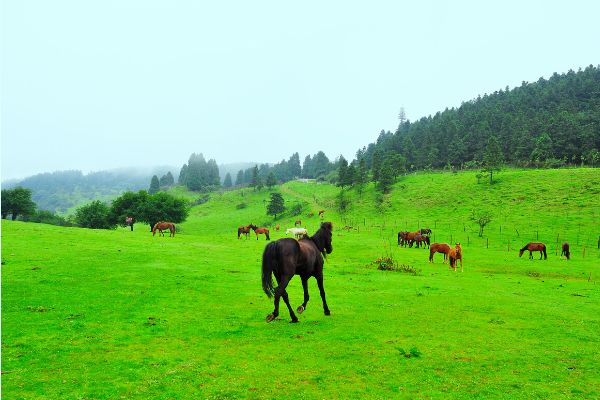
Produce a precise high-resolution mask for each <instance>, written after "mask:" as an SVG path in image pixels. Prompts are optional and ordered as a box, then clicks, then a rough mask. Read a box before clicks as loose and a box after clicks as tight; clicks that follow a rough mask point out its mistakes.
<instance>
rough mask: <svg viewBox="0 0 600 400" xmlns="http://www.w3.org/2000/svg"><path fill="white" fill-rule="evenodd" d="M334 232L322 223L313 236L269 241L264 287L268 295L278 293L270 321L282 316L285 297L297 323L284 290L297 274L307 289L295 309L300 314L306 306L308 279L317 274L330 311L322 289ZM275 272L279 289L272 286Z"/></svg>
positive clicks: (326, 223) (325, 308)
mask: <svg viewBox="0 0 600 400" xmlns="http://www.w3.org/2000/svg"><path fill="white" fill-rule="evenodd" d="M332 231H333V225H332V224H331V222H323V223H322V224H321V227H320V228H319V230H318V231H317V232H316V233H315V234H314V235H313V236H312V237H310V238H309V237H303V238H301V239H300V240H295V239H292V238H283V239H279V240H277V241H275V242H271V243H269V244H267V246H266V247H265V251H264V252H263V261H262V287H263V290H264V291H265V293H266V294H267V296H268V297H269V298H270V297H271V296H273V295H275V310H273V312H272V313H271V314H269V315H267V322H271V321H273V320H274V319H275V318H277V316H279V300H280V299H281V298H282V297H283V301H284V302H285V304H286V305H287V307H288V310H289V312H290V317H291V318H292V321H291V322H298V317H296V314H294V311H293V310H292V306H291V305H290V300H289V298H288V294H287V292H286V290H285V289H286V287H287V285H288V283H289V282H290V280H291V279H292V277H293V276H294V275H300V279H302V287H303V288H304V303H302V305H300V306H299V307H298V308H297V309H296V312H297V313H298V314H301V313H302V312H303V311H304V310H305V309H306V303H308V299H309V296H308V279H309V278H310V277H311V276H314V277H315V279H316V280H317V285H319V292H320V294H321V299H322V300H323V309H324V311H325V315H330V314H331V313H330V311H329V307H327V302H326V301H325V289H323V264H324V261H323V257H326V255H327V254H329V253H331V252H332V251H333V247H331V237H332ZM272 275H275V279H276V280H277V287H276V288H274V287H273V277H272Z"/></svg>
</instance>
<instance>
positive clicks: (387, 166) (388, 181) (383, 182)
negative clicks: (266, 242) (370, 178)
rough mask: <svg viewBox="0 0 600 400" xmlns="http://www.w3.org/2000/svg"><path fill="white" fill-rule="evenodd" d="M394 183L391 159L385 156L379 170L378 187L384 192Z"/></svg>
mask: <svg viewBox="0 0 600 400" xmlns="http://www.w3.org/2000/svg"><path fill="white" fill-rule="evenodd" d="M393 184H394V173H393V168H392V160H391V159H389V158H387V159H386V160H385V161H384V162H383V165H382V166H381V170H380V171H379V189H380V190H381V192H382V193H383V194H385V193H386V192H387V191H388V189H389V188H390V187H391V186H392V185H393Z"/></svg>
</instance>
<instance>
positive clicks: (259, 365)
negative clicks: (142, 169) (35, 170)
mask: <svg viewBox="0 0 600 400" xmlns="http://www.w3.org/2000/svg"><path fill="white" fill-rule="evenodd" d="M371 186H372V185H371ZM273 190H277V191H280V192H281V193H282V194H283V196H284V198H285V199H286V200H287V205H288V206H292V205H294V204H296V203H297V202H299V203H300V204H301V205H302V207H304V211H303V213H302V215H300V216H293V215H284V216H282V217H280V218H278V219H277V220H276V221H274V220H273V218H272V217H270V216H267V215H266V207H265V206H266V205H265V203H264V202H263V200H265V199H266V200H267V201H268V199H269V193H270V192H269V191H268V190H265V189H263V190H262V191H261V192H258V191H257V192H253V191H252V190H251V189H245V190H243V191H232V192H223V193H220V194H214V195H213V196H212V198H211V200H210V201H209V202H207V203H205V204H202V205H200V206H196V207H194V208H193V209H192V211H191V213H190V217H189V218H188V221H187V222H186V223H184V224H181V225H180V226H179V229H180V232H178V233H177V235H176V236H175V237H174V238H171V237H158V236H155V237H153V236H152V235H151V233H150V232H149V227H148V226H142V225H139V224H137V225H135V227H134V231H133V232H131V231H129V230H128V229H117V230H113V231H101V230H88V229H79V228H61V227H55V226H49V225H41V224H31V223H22V222H13V221H6V220H2V397H3V398H6V399H58V398H65V399H67V398H69V399H121V398H124V399H136V398H165V399H171V398H172V399H187V398H194V399H195V398H207V399H217V398H229V399H234V398H241V399H246V398H249V399H255V398H256V399H259V398H268V399H317V398H319V399H322V398H325V399H350V398H374V399H375V398H406V399H428V398H432V399H443V398H460V399H470V398H473V399H475V398H477V399H524V398H527V399H549V398H552V399H597V398H600V368H599V367H600V355H599V352H598V342H599V340H600V292H599V290H598V286H597V282H598V278H599V277H600V250H599V249H598V241H599V239H600V215H599V214H600V207H599V205H600V200H599V198H600V196H599V194H600V171H599V170H598V169H568V170H533V171H531V170H529V171H521V170H508V171H505V172H502V173H500V174H498V182H497V183H496V184H494V185H492V186H490V185H489V184H488V183H481V184H478V183H477V179H476V178H475V173H474V172H461V173H458V174H429V175H416V176H415V175H412V176H407V177H404V178H402V179H399V180H398V182H397V183H396V184H395V186H394V188H393V190H392V192H391V193H390V194H388V195H386V196H384V197H381V196H378V195H377V194H376V193H375V191H374V189H373V188H372V187H369V188H368V189H367V190H366V191H365V192H364V193H363V194H362V196H359V195H358V194H357V193H355V192H354V191H353V190H350V191H348V193H347V196H349V197H350V199H351V201H350V205H349V206H348V207H347V209H346V210H345V211H344V212H343V213H341V212H340V211H339V210H336V207H335V204H336V198H337V196H338V195H339V192H340V189H339V188H336V187H333V186H330V185H316V184H304V183H299V182H290V183H288V184H286V185H284V186H282V187H278V188H277V189H273ZM175 193H177V194H178V195H181V196H184V197H186V198H188V199H189V200H190V201H191V200H193V199H195V198H196V197H197V196H198V194H193V193H189V192H187V191H186V190H185V189H182V188H179V189H176V190H175ZM241 203H245V204H246V207H245V208H242V209H239V208H238V206H239V205H240V204H241ZM321 209H325V210H326V211H325V220H329V221H333V223H334V227H335V232H334V236H333V249H334V250H333V252H332V253H331V255H330V256H329V258H328V260H327V261H326V264H325V290H326V292H327V301H328V304H329V307H330V309H331V313H332V315H331V316H325V315H323V308H322V303H321V299H320V297H319V292H318V288H317V285H316V281H315V280H314V279H311V280H310V281H309V290H310V294H311V300H310V301H309V303H308V307H307V309H306V311H305V312H304V313H303V314H301V315H299V319H300V322H299V323H298V324H290V323H288V322H289V320H290V318H289V314H288V313H287V310H286V308H285V306H284V305H283V303H282V306H283V307H282V308H280V312H281V313H280V316H279V319H277V320H276V321H274V322H271V323H269V324H267V323H266V322H265V318H266V316H267V314H269V313H270V312H271V311H272V310H273V301H272V299H268V298H267V297H266V295H265V294H264V293H263V291H262V288H261V279H260V268H261V255H262V251H263V250H264V247H265V244H266V243H267V242H266V241H265V237H264V235H261V236H260V240H258V241H257V240H256V236H255V235H254V233H253V232H251V233H250V235H249V238H248V240H246V239H245V238H242V239H240V240H237V227H238V226H240V225H248V224H250V223H254V224H256V225H259V226H269V227H270V229H271V239H273V240H275V239H278V238H281V237H285V229H286V228H290V227H293V225H294V221H295V220H297V219H301V220H302V221H303V226H304V227H307V228H308V230H309V233H311V234H312V233H314V231H315V230H316V229H317V228H318V226H319V222H320V221H319V218H318V217H313V218H308V217H307V214H308V213H309V212H314V213H315V214H316V213H317V211H318V210H321ZM482 211H490V212H491V213H492V214H493V221H492V222H491V223H490V224H489V225H488V226H486V227H485V230H484V233H483V237H481V238H480V237H478V233H477V231H478V226H477V225H476V224H474V223H473V221H471V219H470V217H471V215H472V214H473V213H475V214H477V213H479V212H482ZM277 224H280V225H281V228H282V229H281V231H280V232H275V229H274V227H275V225H277ZM418 228H431V229H432V230H433V234H432V236H431V238H432V241H435V242H441V243H444V242H445V243H453V242H460V243H461V244H462V246H463V253H464V272H463V273H461V272H460V268H459V272H454V271H450V270H449V268H448V265H447V264H442V255H441V254H437V255H436V256H435V264H430V263H428V256H429V251H428V250H423V249H415V248H403V247H399V246H398V245H397V233H398V231H400V230H406V229H408V230H410V231H416V230H417V229H418ZM434 237H435V240H433V239H434ZM565 240H566V241H569V243H570V244H571V254H572V259H571V260H569V261H566V260H564V259H563V260H559V255H560V249H559V250H558V254H556V245H557V243H562V242H563V241H565ZM530 241H540V242H544V243H545V244H546V245H547V248H548V259H547V260H541V261H540V260H539V253H535V254H534V259H533V260H529V259H528V253H525V255H524V256H523V257H522V258H519V257H518V251H519V249H520V248H521V247H522V246H523V245H525V244H527V243H528V242H530ZM509 246H510V249H509ZM584 247H585V255H584ZM384 257H385V258H390V257H391V258H392V259H393V260H394V262H395V263H397V264H398V265H402V264H404V265H405V266H410V268H412V269H413V270H414V271H416V272H418V274H416V275H415V274H410V273H402V272H396V271H382V270H379V269H377V265H376V264H375V263H374V262H375V261H376V260H378V259H381V258H384ZM288 293H289V295H290V301H291V303H292V306H293V307H294V308H295V307H296V306H298V305H300V304H301V303H302V286H301V282H300V279H299V278H298V277H296V278H294V279H293V280H292V281H291V283H290V286H288ZM401 349H403V350H406V351H407V352H410V350H411V349H413V353H414V354H419V353H420V354H421V356H420V357H405V356H404V355H403V354H402V353H401V351H400V350H401Z"/></svg>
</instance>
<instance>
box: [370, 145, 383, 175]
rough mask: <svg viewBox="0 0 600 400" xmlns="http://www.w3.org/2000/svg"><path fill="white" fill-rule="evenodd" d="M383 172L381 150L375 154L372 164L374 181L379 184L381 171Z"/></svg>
mask: <svg viewBox="0 0 600 400" xmlns="http://www.w3.org/2000/svg"><path fill="white" fill-rule="evenodd" d="M380 170H381V150H379V149H377V150H375V152H374V153H373V162H372V163H371V172H372V173H373V177H372V180H373V182H377V181H378V180H379V171H380Z"/></svg>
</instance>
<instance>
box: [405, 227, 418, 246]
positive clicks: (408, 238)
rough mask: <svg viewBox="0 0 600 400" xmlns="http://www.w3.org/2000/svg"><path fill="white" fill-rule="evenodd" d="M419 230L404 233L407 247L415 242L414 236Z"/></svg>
mask: <svg viewBox="0 0 600 400" xmlns="http://www.w3.org/2000/svg"><path fill="white" fill-rule="evenodd" d="M420 234H421V232H420V231H417V232H409V233H407V234H406V241H407V242H409V247H411V248H412V246H413V243H414V242H415V236H417V235H420Z"/></svg>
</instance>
